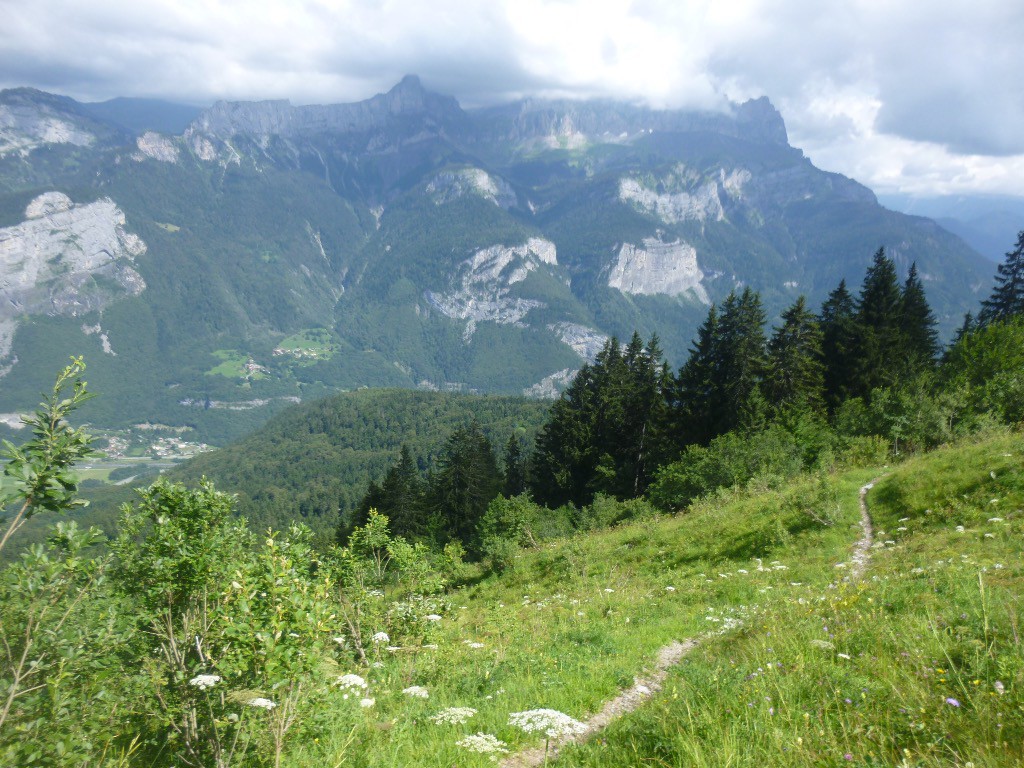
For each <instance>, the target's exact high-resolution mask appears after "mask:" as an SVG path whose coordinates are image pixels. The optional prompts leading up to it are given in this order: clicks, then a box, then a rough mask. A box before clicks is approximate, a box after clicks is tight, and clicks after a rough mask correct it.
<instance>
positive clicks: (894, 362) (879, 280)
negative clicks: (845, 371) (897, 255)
mask: <svg viewBox="0 0 1024 768" xmlns="http://www.w3.org/2000/svg"><path fill="white" fill-rule="evenodd" d="M902 303H903V302H902V291H901V290H900V285H899V281H898V280H897V277H896V265H895V264H894V263H893V261H892V259H890V258H889V257H887V256H886V255H885V249H884V248H879V249H878V251H877V252H876V253H875V256H874V259H873V260H872V263H871V266H870V267H868V271H867V274H865V276H864V284H863V286H862V287H861V291H860V296H859V297H858V299H857V337H856V347H857V352H856V359H857V367H856V369H855V371H854V375H853V380H852V381H853V383H852V386H851V390H852V391H851V394H852V395H854V396H865V397H866V396H868V395H870V394H871V391H872V390H873V389H875V388H876V387H885V386H891V385H892V384H895V383H896V382H897V381H898V380H899V378H900V376H901V374H902V373H903V372H904V371H906V369H907V360H906V346H905V345H904V343H903V334H902V332H901V329H900V320H901V316H902Z"/></svg>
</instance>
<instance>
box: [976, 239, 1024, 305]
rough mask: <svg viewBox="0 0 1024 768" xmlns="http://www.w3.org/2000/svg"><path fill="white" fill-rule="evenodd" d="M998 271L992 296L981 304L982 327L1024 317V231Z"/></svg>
mask: <svg viewBox="0 0 1024 768" xmlns="http://www.w3.org/2000/svg"><path fill="white" fill-rule="evenodd" d="M996 269H997V276H996V285H995V287H994V288H993V289H992V295H991V296H990V297H989V298H987V299H986V300H985V301H983V302H982V303H981V312H980V313H979V315H978V322H979V324H980V325H988V324H989V323H992V322H1001V321H1004V320H1008V319H1009V318H1011V317H1014V316H1015V315H1024V230H1021V231H1020V232H1019V233H1018V234H1017V245H1016V246H1015V247H1014V249H1013V250H1012V251H1009V252H1008V253H1007V254H1006V258H1005V260H1004V261H1003V263H1002V264H1000V265H999V266H998V267H997V268H996Z"/></svg>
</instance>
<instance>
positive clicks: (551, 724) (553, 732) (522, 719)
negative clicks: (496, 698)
mask: <svg viewBox="0 0 1024 768" xmlns="http://www.w3.org/2000/svg"><path fill="white" fill-rule="evenodd" d="M508 724H509V725H514V726H516V727H517V728H520V729H522V730H523V731H525V732H526V733H535V732H540V733H543V734H544V735H545V736H547V737H548V738H549V739H560V738H563V737H566V736H575V735H578V734H582V733H585V732H586V730H587V726H586V725H585V724H583V723H581V722H580V721H579V720H574V719H573V718H571V717H569V716H568V715H567V714H565V713H564V712H559V711H558V710H556V709H530V710H527V711H526V712H513V713H511V714H510V715H509V716H508Z"/></svg>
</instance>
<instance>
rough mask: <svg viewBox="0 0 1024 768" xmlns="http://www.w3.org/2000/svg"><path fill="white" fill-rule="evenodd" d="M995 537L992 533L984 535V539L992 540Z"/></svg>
mask: <svg viewBox="0 0 1024 768" xmlns="http://www.w3.org/2000/svg"><path fill="white" fill-rule="evenodd" d="M995 537H996V535H995V534H994V533H986V534H985V538H986V539H994V538H995Z"/></svg>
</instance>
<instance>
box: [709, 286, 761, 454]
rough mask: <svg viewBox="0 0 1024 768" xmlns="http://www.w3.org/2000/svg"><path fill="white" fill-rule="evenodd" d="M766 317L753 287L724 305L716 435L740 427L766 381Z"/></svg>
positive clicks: (715, 397)
mask: <svg viewBox="0 0 1024 768" xmlns="http://www.w3.org/2000/svg"><path fill="white" fill-rule="evenodd" d="M764 325H765V314H764V309H763V308H762V307H761V297H760V296H759V295H758V294H757V293H756V292H755V291H752V290H751V289H750V288H749V287H747V288H744V289H743V293H742V294H740V295H739V296H736V294H735V292H733V293H731V294H729V296H728V297H727V298H726V300H725V301H724V302H723V304H722V316H721V319H720V320H719V342H718V344H717V347H718V348H717V358H718V361H717V374H718V375H717V378H716V381H715V382H714V387H715V390H716V393H715V394H713V395H712V402H711V411H712V415H713V418H714V420H715V423H714V431H715V434H716V435H719V434H722V433H724V432H728V431H729V430H731V429H733V428H735V427H736V426H737V425H738V424H739V417H740V413H741V411H742V409H743V407H744V405H745V404H746V403H747V400H748V399H749V398H750V396H751V394H752V393H753V391H754V388H755V387H756V386H758V385H759V384H760V383H761V381H762V380H763V378H764V375H765V372H766V369H767V366H768V358H767V340H766V339H765V335H764Z"/></svg>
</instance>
